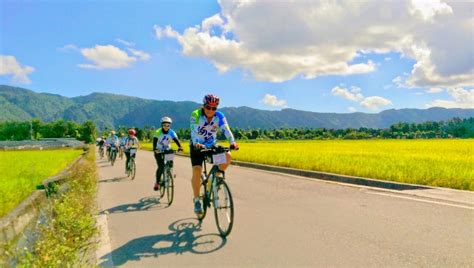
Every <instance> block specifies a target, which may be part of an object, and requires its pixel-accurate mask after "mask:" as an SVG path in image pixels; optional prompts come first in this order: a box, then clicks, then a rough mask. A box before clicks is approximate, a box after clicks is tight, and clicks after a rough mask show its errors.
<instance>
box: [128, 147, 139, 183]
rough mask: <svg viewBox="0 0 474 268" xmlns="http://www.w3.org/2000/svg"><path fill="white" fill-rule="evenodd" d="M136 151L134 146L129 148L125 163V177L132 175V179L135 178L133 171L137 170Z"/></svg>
mask: <svg viewBox="0 0 474 268" xmlns="http://www.w3.org/2000/svg"><path fill="white" fill-rule="evenodd" d="M136 153H137V149H135V148H131V149H130V159H129V161H128V163H127V177H132V180H133V179H135V173H136V172H137V167H136V165H135V155H136Z"/></svg>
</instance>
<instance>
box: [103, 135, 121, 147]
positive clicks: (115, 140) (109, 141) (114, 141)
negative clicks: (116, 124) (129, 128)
mask: <svg viewBox="0 0 474 268" xmlns="http://www.w3.org/2000/svg"><path fill="white" fill-rule="evenodd" d="M118 142H119V139H118V137H117V135H113V136H109V137H107V141H106V143H107V144H110V145H112V146H116V145H117V144H118Z"/></svg>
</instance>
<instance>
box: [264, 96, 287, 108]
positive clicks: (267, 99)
mask: <svg viewBox="0 0 474 268" xmlns="http://www.w3.org/2000/svg"><path fill="white" fill-rule="evenodd" d="M262 102H263V103H265V104H267V105H270V106H274V107H280V108H285V107H287V105H286V100H279V99H278V98H277V96H275V95H271V94H265V96H264V97H263V99H262Z"/></svg>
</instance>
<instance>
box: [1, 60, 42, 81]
mask: <svg viewBox="0 0 474 268" xmlns="http://www.w3.org/2000/svg"><path fill="white" fill-rule="evenodd" d="M34 70H35V68H33V67H31V66H22V65H21V64H20V63H19V62H18V61H17V60H16V58H15V57H14V56H6V55H0V75H13V81H14V82H18V83H23V84H29V83H31V80H30V79H29V78H28V74H30V73H32V72H33V71H34Z"/></svg>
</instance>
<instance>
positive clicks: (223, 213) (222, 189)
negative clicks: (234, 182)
mask: <svg viewBox="0 0 474 268" xmlns="http://www.w3.org/2000/svg"><path fill="white" fill-rule="evenodd" d="M215 193H216V195H215V196H214V198H213V204H214V214H215V216H216V225H217V229H218V230H219V233H220V234H221V236H224V237H225V236H228V235H229V234H230V231H232V226H233V224H234V201H233V200H232V194H231V193H230V189H229V186H227V183H226V182H225V181H224V180H220V181H219V182H218V183H217V185H216V191H215Z"/></svg>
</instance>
